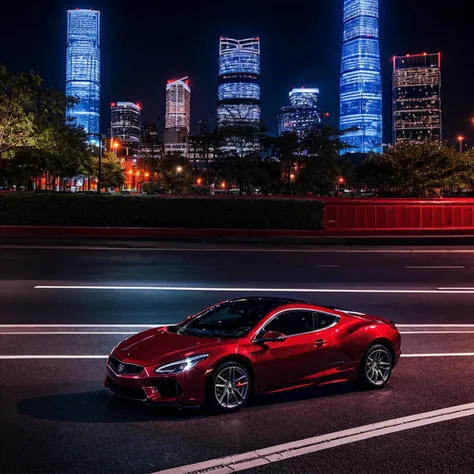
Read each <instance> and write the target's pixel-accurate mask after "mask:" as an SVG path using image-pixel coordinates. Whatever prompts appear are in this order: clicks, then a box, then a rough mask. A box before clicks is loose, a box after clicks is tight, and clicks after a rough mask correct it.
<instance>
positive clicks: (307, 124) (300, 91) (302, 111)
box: [278, 87, 321, 138]
mask: <svg viewBox="0 0 474 474" xmlns="http://www.w3.org/2000/svg"><path fill="white" fill-rule="evenodd" d="M289 96H290V104H291V105H289V106H285V107H282V109H281V113H280V117H279V121H278V129H279V133H280V135H281V134H282V133H285V132H296V133H297V134H298V136H299V138H303V137H304V135H305V133H307V132H309V131H311V130H314V129H316V128H317V127H319V126H320V125H321V111H320V110H319V105H318V102H319V89H317V88H314V87H307V88H306V87H301V88H297V89H293V90H291V91H290V94H289Z"/></svg>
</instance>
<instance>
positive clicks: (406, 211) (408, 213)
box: [322, 198, 474, 231]
mask: <svg viewBox="0 0 474 474" xmlns="http://www.w3.org/2000/svg"><path fill="white" fill-rule="evenodd" d="M322 201H324V227H325V229H326V231H330V230H361V231H362V230H363V231H369V230H374V231H381V230H384V231H387V230H391V231H411V230H418V231H425V230H430V231H432V230H470V229H474V199H429V200H426V199H331V198H323V199H322Z"/></svg>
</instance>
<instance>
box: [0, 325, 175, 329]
mask: <svg viewBox="0 0 474 474" xmlns="http://www.w3.org/2000/svg"><path fill="white" fill-rule="evenodd" d="M163 326H171V324H0V329H3V328H92V329H95V328H158V327H163Z"/></svg>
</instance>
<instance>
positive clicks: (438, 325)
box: [0, 323, 474, 329]
mask: <svg viewBox="0 0 474 474" xmlns="http://www.w3.org/2000/svg"><path fill="white" fill-rule="evenodd" d="M173 324H176V323H160V324H0V329H4V328H6V329H10V328H12V329H15V328H20V329H22V328H40V329H43V328H91V329H95V328H112V329H113V328H157V327H163V326H172V325H173ZM397 328H474V324H397Z"/></svg>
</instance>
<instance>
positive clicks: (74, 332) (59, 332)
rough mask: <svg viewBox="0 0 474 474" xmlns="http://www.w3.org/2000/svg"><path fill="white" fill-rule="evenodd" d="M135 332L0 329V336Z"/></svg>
mask: <svg viewBox="0 0 474 474" xmlns="http://www.w3.org/2000/svg"><path fill="white" fill-rule="evenodd" d="M127 334H130V335H131V336H133V335H134V334H137V333H136V332H135V331H0V336H6V335H10V336H35V335H36V336H46V335H56V336H103V335H105V336H112V335H127Z"/></svg>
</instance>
